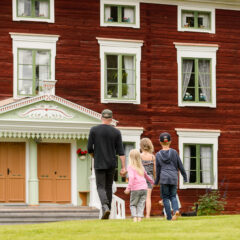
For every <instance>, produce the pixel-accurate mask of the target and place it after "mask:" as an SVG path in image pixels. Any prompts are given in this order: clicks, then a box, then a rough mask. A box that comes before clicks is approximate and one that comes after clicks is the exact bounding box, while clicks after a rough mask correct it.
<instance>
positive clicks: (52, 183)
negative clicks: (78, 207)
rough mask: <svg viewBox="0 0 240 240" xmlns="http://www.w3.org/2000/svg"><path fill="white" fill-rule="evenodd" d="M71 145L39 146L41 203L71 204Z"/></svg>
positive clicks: (45, 144) (52, 144)
mask: <svg viewBox="0 0 240 240" xmlns="http://www.w3.org/2000/svg"><path fill="white" fill-rule="evenodd" d="M70 149H71V145H70V144H66V143H40V144H38V179H39V202H40V203H63V204H64V203H70V202H71V164H70V163H71V161H70V159H71V152H70Z"/></svg>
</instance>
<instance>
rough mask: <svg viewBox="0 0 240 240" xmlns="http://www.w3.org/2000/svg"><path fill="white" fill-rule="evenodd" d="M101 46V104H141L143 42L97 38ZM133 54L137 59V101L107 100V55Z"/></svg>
mask: <svg viewBox="0 0 240 240" xmlns="http://www.w3.org/2000/svg"><path fill="white" fill-rule="evenodd" d="M97 40H98V43H99V45H100V61H101V103H133V104H140V77H141V76H140V62H141V47H142V45H143V41H141V40H123V39H112V38H97ZM107 53H111V54H114V53H117V54H132V55H135V57H136V99H134V100H128V99H126V100H124V99H107V98H105V96H104V83H105V64H106V63H105V57H104V56H105V54H107Z"/></svg>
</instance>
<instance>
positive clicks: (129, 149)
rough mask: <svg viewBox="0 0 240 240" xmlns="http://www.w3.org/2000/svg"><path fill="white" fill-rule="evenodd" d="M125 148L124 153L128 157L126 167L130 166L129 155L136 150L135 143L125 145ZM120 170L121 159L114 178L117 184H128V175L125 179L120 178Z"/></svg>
mask: <svg viewBox="0 0 240 240" xmlns="http://www.w3.org/2000/svg"><path fill="white" fill-rule="evenodd" d="M123 147H124V153H125V156H126V162H125V164H126V167H127V166H128V155H129V152H130V151H131V150H132V149H134V148H135V142H132V143H126V142H124V143H123ZM120 170H121V160H120V158H118V163H117V168H116V171H115V176H114V181H116V182H117V183H127V182H128V175H126V176H125V177H122V176H120Z"/></svg>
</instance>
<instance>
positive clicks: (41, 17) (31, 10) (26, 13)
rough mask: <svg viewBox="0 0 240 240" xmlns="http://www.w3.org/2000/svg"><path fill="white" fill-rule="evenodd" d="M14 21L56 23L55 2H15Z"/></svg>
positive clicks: (34, 0) (40, 0) (31, 0)
mask: <svg viewBox="0 0 240 240" xmlns="http://www.w3.org/2000/svg"><path fill="white" fill-rule="evenodd" d="M13 20H14V21H40V22H54V0H13Z"/></svg>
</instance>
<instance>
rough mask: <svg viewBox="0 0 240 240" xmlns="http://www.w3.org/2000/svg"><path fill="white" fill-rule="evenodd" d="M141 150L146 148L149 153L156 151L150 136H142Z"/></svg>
mask: <svg viewBox="0 0 240 240" xmlns="http://www.w3.org/2000/svg"><path fill="white" fill-rule="evenodd" d="M140 147H141V150H144V151H146V152H149V153H153V152H154V147H153V144H152V141H151V140H150V139H149V138H142V139H141V141H140Z"/></svg>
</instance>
